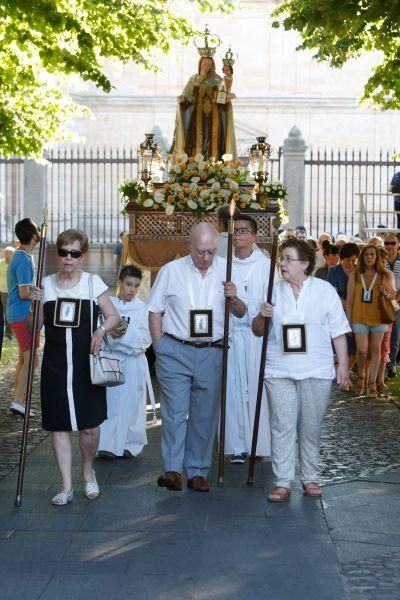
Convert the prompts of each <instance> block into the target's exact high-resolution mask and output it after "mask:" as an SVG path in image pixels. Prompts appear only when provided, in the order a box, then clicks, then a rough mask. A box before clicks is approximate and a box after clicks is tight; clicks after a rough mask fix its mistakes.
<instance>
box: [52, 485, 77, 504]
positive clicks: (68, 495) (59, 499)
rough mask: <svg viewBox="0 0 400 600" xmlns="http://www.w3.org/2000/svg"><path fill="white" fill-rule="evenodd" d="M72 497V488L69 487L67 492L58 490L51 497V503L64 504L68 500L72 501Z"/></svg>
mask: <svg viewBox="0 0 400 600" xmlns="http://www.w3.org/2000/svg"><path fill="white" fill-rule="evenodd" d="M73 499H74V490H72V489H71V490H69V492H58V494H56V495H55V496H54V498H52V499H51V503H52V504H53V506H65V505H66V504H68V502H72V500H73Z"/></svg>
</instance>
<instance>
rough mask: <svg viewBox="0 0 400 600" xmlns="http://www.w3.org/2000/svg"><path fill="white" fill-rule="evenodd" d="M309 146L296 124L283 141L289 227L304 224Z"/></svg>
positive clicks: (284, 181)
mask: <svg viewBox="0 0 400 600" xmlns="http://www.w3.org/2000/svg"><path fill="white" fill-rule="evenodd" d="M306 150H307V146H306V144H305V141H304V140H303V138H302V135H301V131H300V129H299V128H298V127H296V125H294V127H292V129H291V130H290V131H289V137H288V138H286V139H285V141H284V143H283V183H284V184H285V186H286V188H287V192H288V195H287V204H286V208H287V211H288V213H289V223H288V225H287V226H288V227H297V225H304V161H305V154H306Z"/></svg>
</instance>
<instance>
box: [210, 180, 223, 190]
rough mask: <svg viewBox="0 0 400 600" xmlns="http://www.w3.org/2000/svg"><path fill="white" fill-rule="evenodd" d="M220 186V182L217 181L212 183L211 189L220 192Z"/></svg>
mask: <svg viewBox="0 0 400 600" xmlns="http://www.w3.org/2000/svg"><path fill="white" fill-rule="evenodd" d="M220 188H221V186H220V184H219V183H218V181H216V182H215V183H213V184H212V186H211V191H212V192H219V190H220Z"/></svg>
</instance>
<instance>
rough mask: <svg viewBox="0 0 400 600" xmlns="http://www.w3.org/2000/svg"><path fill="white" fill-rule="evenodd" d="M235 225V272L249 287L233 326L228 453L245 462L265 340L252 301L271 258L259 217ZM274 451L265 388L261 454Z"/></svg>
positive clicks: (245, 218) (240, 218) (257, 296)
mask: <svg viewBox="0 0 400 600" xmlns="http://www.w3.org/2000/svg"><path fill="white" fill-rule="evenodd" d="M234 231H235V233H234V247H235V250H234V256H233V262H232V271H233V278H234V281H235V283H236V284H237V285H238V286H239V285H240V287H241V288H244V290H245V300H246V303H247V304H248V311H247V313H246V315H245V316H244V317H243V318H242V319H237V318H235V317H234V316H232V317H231V318H232V321H233V323H232V325H233V328H232V330H231V334H230V337H229V353H228V380H227V399H226V401H227V405H226V434H225V453H226V454H231V455H232V456H231V463H234V464H241V463H244V462H245V461H246V460H247V455H248V454H249V453H250V452H251V442H252V435H253V424H254V414H255V407H256V400H257V389H258V376H259V369H260V359H261V345H262V338H257V337H256V336H255V335H254V334H253V333H252V330H251V319H250V317H249V313H251V310H250V306H251V305H255V306H257V305H258V304H259V302H260V298H262V296H263V291H264V288H265V287H266V286H267V285H268V279H269V272H270V267H271V261H270V259H269V258H268V257H267V256H265V254H264V253H263V252H262V251H261V250H260V249H259V248H258V247H257V246H256V245H255V239H256V234H257V222H256V221H255V219H254V218H253V217H251V216H249V215H240V216H238V217H236V218H235V230H234ZM270 454H271V435H270V427H269V417H268V406H267V398H266V394H265V390H264V391H263V397H262V404H261V413H260V426H259V434H258V443H257V451H256V455H257V456H260V457H267V456H270Z"/></svg>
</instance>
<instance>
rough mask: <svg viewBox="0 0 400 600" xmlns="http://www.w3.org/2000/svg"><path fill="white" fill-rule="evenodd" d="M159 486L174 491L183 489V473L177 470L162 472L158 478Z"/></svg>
mask: <svg viewBox="0 0 400 600" xmlns="http://www.w3.org/2000/svg"><path fill="white" fill-rule="evenodd" d="M157 485H158V486H159V487H166V488H167V490H170V491H172V492H180V491H181V490H182V475H181V474H180V473H177V472H176V471H165V473H161V475H160V477H159V478H158V479H157Z"/></svg>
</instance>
